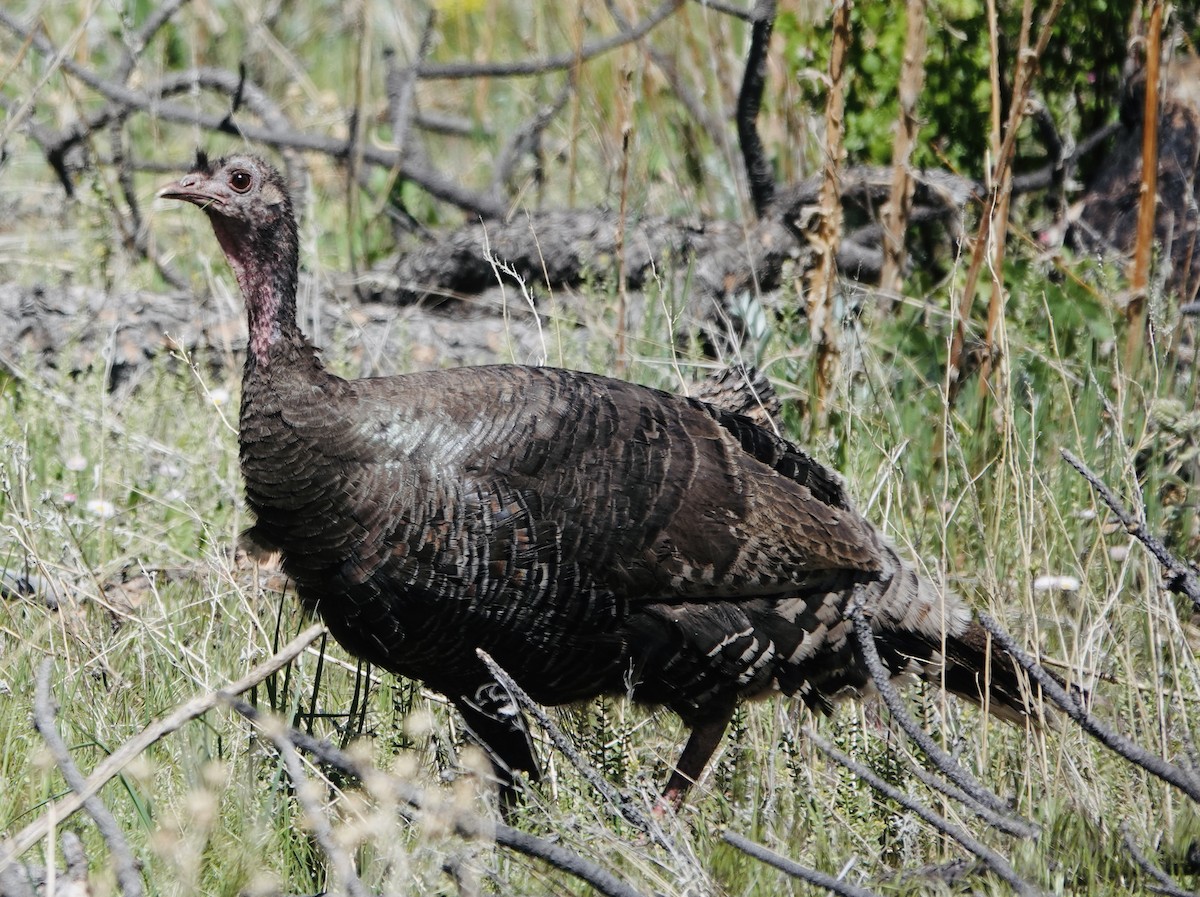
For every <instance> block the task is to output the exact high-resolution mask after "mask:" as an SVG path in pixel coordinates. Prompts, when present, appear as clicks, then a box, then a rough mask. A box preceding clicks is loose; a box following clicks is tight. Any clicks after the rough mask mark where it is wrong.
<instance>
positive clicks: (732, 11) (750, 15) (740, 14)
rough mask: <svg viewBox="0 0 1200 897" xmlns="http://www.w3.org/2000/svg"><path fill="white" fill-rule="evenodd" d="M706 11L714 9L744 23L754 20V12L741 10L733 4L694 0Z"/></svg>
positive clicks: (719, 0)
mask: <svg viewBox="0 0 1200 897" xmlns="http://www.w3.org/2000/svg"><path fill="white" fill-rule="evenodd" d="M694 2H695V3H698V4H699V5H700V6H703V7H704V8H705V9H713V10H716V11H717V12H719V13H724V14H725V15H727V16H733V17H734V18H735V19H741V20H742V21H743V22H750V21H753V19H754V11H753V10H750V9H740V8H738V7H736V6H734V5H733V4H732V3H724V2H722V0H694Z"/></svg>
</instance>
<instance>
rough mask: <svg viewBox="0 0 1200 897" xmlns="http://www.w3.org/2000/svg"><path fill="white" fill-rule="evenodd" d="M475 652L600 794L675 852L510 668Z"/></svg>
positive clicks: (652, 823) (639, 826) (484, 652)
mask: <svg viewBox="0 0 1200 897" xmlns="http://www.w3.org/2000/svg"><path fill="white" fill-rule="evenodd" d="M475 653H476V654H478V655H479V659H480V660H482V661H483V663H484V665H485V666H486V667H487V668H488V671H489V672H490V673H491V674H492V676H494V677H495V679H496V681H497V682H499V683H500V686H501V687H502V688H503V689H504V690H505V691H506V692H508V695H509V697H511V698H512V699H513V700H514V701H516V702H517V703H518V704H520V705H521V707H522V709H523V710H524V711H525V712H526V713H528V714H529V715H530V716H532V717H533V719H534V721H535V722H536V723H537V724H538V726H539V727H541V729H542V731H544V732H545V733H546V734H547V735H548V736H550V740H551V741H552V742H553V743H554V747H555V748H557V749H558V750H559V751H560V752H562V754H563V755H564V756H565V757H566V758H567V759H568V760H570V761H571V765H572V766H574V767H575V768H576V769H577V770H578V771H579V774H580V775H582V776H583V777H584V779H585V780H586V781H587V783H588V784H589V785H591V786H592V788H593V789H595V791H596V793H597V794H599V795H600V796H601V797H603V798H604V800H605V801H606V802H607V803H608V804H609V806H611V807H613V808H614V809H615V810H616V811H617V812H618V813H619V814H620V815H621V816H622V818H624V819H625V820H626V821H627V822H629V823H630V824H631V825H633V826H634V827H635V828H637V829H638V830H640V831H642V832H645V833H646V834H647V835H649V836H650V837H652V838H654V839H655V840H656V841H659V842H660V843H662V844H663V846H664V847H666V848H667V849H668V850H671V851H673V852H674V850H675V848H674V845H672V844H670V843H669V842H668V841H666V837H665V835H664V834H663V832H662V829H661V826H659V825H657V824H656V823H654V822H652V821H651V819H650V817H649V816H648V815H647V814H646V813H644V812H643V811H642V808H641V807H640V806H638V804H637V803H635V802H634V800H633V799H632V798H631V797H629V796H628V795H626V794H624V793H622V792H621V790H620V789H619V788H617V786H615V785H613V784H612V783H611V782H609V781H608V780H607V779H605V778H604V776H602V775H601V774H600V771H599V770H597V769H596V767H595V766H593V765H592V764H591V763H589V762H588V761H587V758H586V757H584V756H583V755H582V754H580V753H579V751H578V750H577V749H576V748H575V745H574V744H572V743H571V739H569V738H567V736H566V734H564V732H563V731H562V729H560V728H559V727H558V726H556V725H555V724H554V721H553V720H552V719H550V717H549V715H548V714H547V713H546V711H545V710H543V709H542V708H541V706H540V705H539V704H538V703H537V702H535V701H534V700H533V699H532V698H531V697H529V695H528V694H526V692H525V690H524V689H523V688H521V686H519V685H518V684H517V683H516V681H515V680H514V679H513V678H512V676H510V675H508V673H507V671H505V669H504V668H503V667H502V666H500V664H498V663H496V661H495V660H493V659H492V657H491V655H490V654H488V653H487V652H486V651H484V650H483V649H482V648H479V649H477V650H476V652H475Z"/></svg>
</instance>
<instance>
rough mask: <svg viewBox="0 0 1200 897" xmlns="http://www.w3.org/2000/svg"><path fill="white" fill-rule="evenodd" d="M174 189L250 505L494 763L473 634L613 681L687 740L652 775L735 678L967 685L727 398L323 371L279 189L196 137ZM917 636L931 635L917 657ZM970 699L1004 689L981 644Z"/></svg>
mask: <svg viewBox="0 0 1200 897" xmlns="http://www.w3.org/2000/svg"><path fill="white" fill-rule="evenodd" d="M160 195H162V196H164V197H167V198H171V199H180V200H184V201H187V202H191V203H194V204H195V205H198V206H200V207H201V208H202V209H203V210H204V211H205V212H206V213H207V215H208V217H209V220H210V222H211V223H212V226H213V229H214V231H215V232H216V236H217V240H218V241H219V242H220V244H221V248H222V249H223V250H224V252H225V255H226V258H227V259H228V261H229V264H230V266H231V267H232V268H233V271H234V273H235V274H236V276H237V279H238V282H239V284H240V285H241V289H242V293H243V295H244V297H245V302H246V310H247V316H248V319H249V351H248V355H247V358H246V366H245V372H244V379H243V387H242V390H243V391H242V404H241V425H240V447H241V451H240V458H241V469H242V474H243V476H244V477H245V481H246V499H247V502H248V504H249V506H250V508H251V510H252V511H253V512H254V515H255V517H256V521H257V522H256V523H255V524H254V526H253V527H252V530H251V532H250V536H251V537H252V539H253V540H254V541H256V542H257V543H259V544H260V545H263V546H268V547H271V548H274V549H278V550H279V551H280V552H282V557H283V567H284V570H285V571H286V572H287V574H288V575H289V576H290V577H291V578H292V579H294V581H295V583H296V587H297V591H298V593H299V596H300V598H301V599H302V600H303V602H304V603H305V604H306V605H307V606H309V607H310V608H315V609H316V611H317V612H318V613H319V614H320V615H321V617H322V618H323V619H324V621H325V623H326V624H327V625H328V626H329V629H330V631H331V632H332V633H333V635H334V636H335V637H336V638H337V640H338V641H339V642H341V644H342V645H343V646H344V647H345V648H346V649H347V650H348V651H350V652H351V653H352V654H355V655H357V656H359V657H362V658H365V659H367V660H369V661H370V662H371V663H374V664H377V665H378V666H381V667H383V668H385V669H388V670H391V671H392V672H394V673H397V674H400V675H403V676H409V677H412V678H415V679H420V680H423V681H424V682H426V683H427V684H428V685H429V686H430V687H431V688H433V689H436V690H437V691H440V692H443V693H444V694H446V695H447V696H448V697H449V698H450V699H451V700H452V701H453V702H454V704H455V705H456V706H457V707H458V709H459V710H460V711H461V713H462V715H463V718H464V720H465V722H466V724H467V726H468V728H469V729H470V730H471V732H472V733H473V734H474V735H475V737H476V738H477V739H478V740H479V741H480V742H482V744H483V745H484V746H485V748H486V749H487V750H488V751H489V754H490V756H491V757H492V758H493V760H494V762H495V765H496V767H497V773H498V775H499V776H500V777H501V780H502V781H504V782H507V781H511V780H510V779H509V778H508V776H509V773H510V771H511V770H523V771H525V772H527V773H528V774H529V775H530V776H533V777H536V775H537V763H536V761H535V758H534V754H533V751H532V748H531V744H530V740H529V736H528V732H527V729H526V726H525V722H524V720H523V718H522V716H521V714H520V713H518V712H517V711H516V709H515V708H514V707H513V706H512V703H511V701H510V700H509V699H508V698H507V696H506V695H505V694H504V692H503V691H502V690H501V689H500V688H499V686H498V685H497V684H496V683H495V682H494V681H493V680H492V679H491V678H490V676H489V674H488V672H487V670H486V668H485V667H484V666H483V664H482V663H481V661H480V660H479V658H478V656H477V654H476V649H478V648H482V649H484V650H486V651H487V652H488V653H489V654H490V655H491V656H492V657H493V658H495V660H496V661H497V662H498V663H499V664H500V665H501V666H502V667H504V668H505V669H506V670H508V671H509V672H510V673H511V674H512V676H513V677H514V678H515V679H516V680H517V682H518V683H520V684H521V685H522V687H523V688H525V689H526V690H527V691H528V692H529V693H530V694H531V695H532V696H533V697H534V699H535V700H537V701H539V702H543V703H546V704H563V703H567V702H574V701H580V700H584V699H587V698H591V697H594V696H596V695H601V694H613V695H621V694H628V695H630V696H631V697H632V698H633V699H634V700H636V701H640V702H642V703H645V704H650V705H665V706H667V707H669V708H670V709H671V710H673V711H674V712H675V713H677V714H679V716H680V717H682V719H683V720H684V722H685V723H686V724H687V725H688V726H690V727H691V736H690V738H689V740H688V743H687V746H686V747H685V749H684V751H683V754H682V756H681V758H680V760H679V762H678V764H677V765H676V768H675V771H674V773H673V774H672V775H671V777H670V780H669V782H668V783H667V787H666V792H665V795H664V797H665V798H666V799H667V800H669V801H671V802H674V803H676V804H678V803H679V802H681V801H682V798H683V795H684V793H685V792H686V790H687V788H688V787H689V785H690V784H691V783H692V782H694V781H695V780H696V779H697V778H698V777H699V776H700V774H701V773H702V772H703V770H704V767H705V766H706V764H707V762H708V760H709V758H710V757H711V755H712V753H713V751H714V750H715V748H716V746H717V745H718V743H719V742H720V740H721V737H722V735H723V733H724V731H725V728H726V725H727V724H728V722H729V719H730V716H731V715H732V713H733V710H734V707H735V705H736V704H737V702H738V701H739V700H740V699H743V698H750V697H754V696H758V695H763V694H766V693H769V692H771V691H775V690H777V691H780V692H783V693H784V694H788V695H799V696H800V697H801V698H802V699H803V700H804V701H805V702H806V703H807V704H808V705H809V706H811V707H814V708H817V709H820V710H829V709H830V707H831V704H832V701H833V699H834V698H836V697H837V696H839V695H842V694H843V693H848V692H854V691H856V690H858V689H860V688H862V687H864V686H865V685H867V684H868V683H869V681H870V678H869V675H868V672H867V670H866V668H865V665H864V662H863V660H862V658H861V656H860V653H859V651H858V649H857V648H856V645H855V642H854V639H853V637H852V633H851V623H850V621H849V620H848V619H847V618H846V617H845V616H844V613H845V608H846V605H847V602H848V601H849V600H850V598H851V597H852V596H855V595H857V596H858V597H859V598H860V599H861V600H862V601H864V602H865V606H866V608H867V609H868V611H869V613H870V616H871V621H872V627H873V629H874V632H875V635H876V643H877V646H878V649H879V652H880V654H881V656H882V657H883V659H884V661H885V662H886V663H887V664H888V666H889V669H890V670H892V671H893V672H894V673H896V674H899V673H901V672H906V671H912V672H916V673H918V674H920V675H922V676H924V677H925V678H926V679H928V680H930V681H932V682H935V683H940V682H944V683H945V684H946V685H947V687H949V688H950V689H952V690H953V691H955V692H958V693H960V694H963V695H965V696H966V697H968V698H971V699H973V700H977V701H978V700H980V698H981V694H980V688H981V685H980V683H981V682H982V681H983V678H984V670H985V657H984V646H985V645H986V643H987V640H986V638H985V637H984V634H983V631H982V630H981V629H980V627H979V626H978V624H977V623H974V622H972V620H971V615H970V613H969V611H968V610H967V608H966V606H965V605H964V604H963V603H962V601H961V600H960V599H959V598H958V597H956V596H955V595H952V594H949V593H945V594H943V593H941V592H939V590H938V589H937V588H936V587H934V586H933V585H932V584H930V583H929V582H927V581H926V580H924V579H922V578H920V577H919V576H918V575H917V574H916V573H915V572H914V571H913V570H912V568H911V567H909V566H908V565H907V564H905V563H904V562H903V561H902V560H901V559H900V557H899V556H898V555H897V554H896V552H895V550H893V548H892V547H891V546H889V545H888V543H887V542H886V541H885V540H884V539H883V538H882V537H881V535H880V534H879V532H878V531H877V530H876V529H875V527H874V526H872V525H871V524H870V523H869V522H868V521H867V520H866V519H864V518H863V517H862V516H860V515H859V514H858V513H857V512H856V511H855V510H854V508H853V507H852V506H851V504H850V501H849V499H848V498H847V496H846V493H845V491H844V489H843V488H842V484H841V482H840V480H839V478H838V477H837V475H836V474H834V473H832V472H831V471H829V470H827V469H826V468H825V467H823V466H821V465H820V464H818V463H817V462H816V461H814V460H813V459H812V458H810V457H808V456H807V455H805V454H804V453H803V452H802V451H800V450H799V449H798V448H796V447H795V446H793V445H791V444H790V443H788V442H786V441H785V440H783V439H781V438H779V437H777V436H776V435H774V434H773V433H771V432H769V431H767V430H765V429H763V428H761V427H759V426H757V425H755V424H754V423H753V422H751V421H750V419H749V418H747V417H744V416H742V415H740V414H736V413H733V412H730V411H724V410H721V409H720V408H717V407H714V406H712V405H708V404H705V403H703V402H700V401H697V400H694V399H688V398H683V397H680V396H676V395H672V394H669V393H666V392H661V391H659V390H656V389H650V388H647V387H644V386H637V385H634V384H631V383H626V382H622V381H619V380H614V379H610V378H608V377H602V376H597V375H595V374H585V373H579V372H575V371H567V370H558V369H554V368H539V367H523V366H517V365H497V366H491V367H473V368H458V369H453V370H443V371H431V372H425V373H415V374H409V375H405V376H399V377H385V378H375V379H364V380H344V379H342V378H340V377H337V376H335V375H333V374H331V373H329V372H328V371H327V370H326V369H325V368H324V366H323V365H322V363H321V361H320V359H319V357H318V354H317V350H316V349H315V348H314V347H313V345H312V344H311V343H310V342H309V341H308V339H306V338H305V336H304V334H303V333H301V332H300V329H299V326H298V325H297V323H296V283H297V256H298V246H297V231H296V222H295V218H294V215H293V212H292V203H291V200H290V197H289V191H288V186H287V184H286V183H285V182H284V180H283V178H282V177H281V176H280V174H279V173H278V172H277V171H276V170H275V169H274V168H272V167H271V166H270V165H269V164H267V163H266V162H265V161H263V160H262V159H259V158H257V157H255V156H250V155H241V154H239V155H232V156H228V157H226V158H223V159H219V160H217V161H215V162H209V161H208V159H207V158H206V157H204V156H203V155H200V156H198V158H197V162H196V165H195V168H194V169H193V171H192V172H191V173H189V174H187V175H185V176H184V177H182V178H180V179H179V180H178V181H176V182H175V183H173V184H171V185H169V186H167V187H165V188H163V190H162V191H161V194H160ZM943 645H945V647H946V651H945V654H946V656H947V658H949V660H948V662H947V663H945V664H944V665H943V663H942V662H941V660H940V658H941V656H942V648H943ZM988 687H989V688H990V695H989V706H990V707H991V708H992V709H993V710H995V711H996V712H997V713H998V714H1002V715H1006V716H1010V717H1012V716H1017V717H1019V716H1022V715H1024V714H1025V713H1026V712H1027V708H1026V706H1025V704H1024V703H1023V700H1022V697H1021V688H1020V683H1019V681H1018V679H1017V676H1016V673H1015V671H1014V668H1013V665H1012V663H1011V661H1008V660H1007V659H1005V658H1000V657H993V658H992V661H991V664H990V680H989V685H988Z"/></svg>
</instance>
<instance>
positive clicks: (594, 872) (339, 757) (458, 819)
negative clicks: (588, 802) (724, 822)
mask: <svg viewBox="0 0 1200 897" xmlns="http://www.w3.org/2000/svg"><path fill="white" fill-rule="evenodd" d="M229 705H230V706H231V707H232V708H233V709H234V710H235V711H236V712H237V713H239V714H241V715H242V716H244V717H245V718H246V719H248V720H250V721H251V722H254V723H255V724H257V725H264V724H265V720H264V714H263V713H261V712H260V711H258V710H257V709H255V708H254V707H251V706H250V705H249V704H247V703H246V702H245V701H241V700H231V701H229ZM287 733H288V738H289V739H290V740H291V742H292V744H294V745H295V746H296V747H297V748H299V749H300V750H302V751H304V752H305V753H307V754H311V755H312V756H313V757H314V758H316V760H317V761H318V762H320V763H322V764H324V765H326V766H329V767H331V768H333V769H336V770H338V771H339V772H342V773H345V774H346V775H350V776H353V777H354V778H356V779H358V780H359V781H360V782H362V783H363V784H365V785H367V786H368V787H371V788H384V789H386V790H387V791H388V792H389V793H390V794H391V795H392V796H393V797H394V798H395V799H396V800H397V801H398V802H399V803H403V804H406V805H407V806H409V807H412V808H413V809H415V810H427V809H430V808H431V807H430V805H431V801H429V800H428V799H427V798H426V797H425V796H424V794H423V793H422V792H421V790H420V789H418V788H416V787H415V786H413V785H411V784H409V783H408V782H405V781H402V780H401V779H399V778H397V777H395V776H392V775H389V774H387V773H385V772H383V771H382V770H379V769H377V768H376V767H374V766H372V765H370V764H368V763H365V762H363V761H361V760H358V759H356V758H354V757H351V756H350V755H349V754H347V753H346V752H345V751H342V750H340V749H338V748H337V747H335V746H334V745H332V744H330V743H329V742H328V741H324V740H322V739H319V738H314V737H313V736H311V735H307V734H305V733H304V732H301V731H299V730H297V729H294V728H288V729H287ZM401 812H402V813H404V811H403V810H402V811H401ZM446 812H449V813H451V814H452V816H451V817H450V822H451V824H452V826H453V829H454V831H455V832H456V833H457V834H458V835H459V836H460V837H463V838H483V839H488V840H494V841H495V842H496V843H497V844H499V845H500V846H501V847H507V848H508V849H510V850H515V851H517V852H518V853H522V854H524V855H525V856H529V857H534V858H535V859H539V860H542V861H543V862H546V863H549V864H550V865H552V866H554V867H555V868H557V869H561V870H562V871H563V872H566V873H568V874H569V875H573V876H574V877H576V878H578V879H579V880H580V881H583V882H586V883H587V884H589V885H591V886H592V887H593V888H595V889H596V890H597V891H599V892H600V893H601V894H605V895H607V897H641V895H640V894H639V893H638V892H637V891H635V890H634V889H633V888H631V887H630V886H629V885H627V884H625V882H623V881H620V880H619V879H617V878H616V877H615V876H613V875H612V874H611V873H609V872H607V871H605V870H604V869H601V868H600V867H599V866H597V865H596V864H595V863H592V862H590V861H589V860H586V859H584V858H583V857H581V856H579V855H578V854H576V853H574V852H573V851H571V850H568V849H567V848H565V847H562V846H561V845H558V844H552V843H550V842H549V841H546V840H544V839H542V838H539V837H537V836H536V835H531V834H529V833H528V832H523V831H520V830H519V829H515V828H513V827H512V826H509V825H505V824H503V823H498V822H492V821H491V820H489V819H483V818H481V817H479V816H475V815H473V814H470V813H465V812H462V811H458V810H452V809H449V808H446ZM405 815H407V814H405Z"/></svg>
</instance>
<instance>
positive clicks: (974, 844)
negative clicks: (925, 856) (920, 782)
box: [804, 729, 1039, 894]
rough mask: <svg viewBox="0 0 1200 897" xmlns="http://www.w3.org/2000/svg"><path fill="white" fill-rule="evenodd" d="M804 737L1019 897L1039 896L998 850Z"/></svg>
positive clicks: (810, 735) (812, 737)
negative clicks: (975, 859) (969, 855)
mask: <svg viewBox="0 0 1200 897" xmlns="http://www.w3.org/2000/svg"><path fill="white" fill-rule="evenodd" d="M804 735H805V737H806V738H808V739H809V740H811V741H812V743H813V744H814V745H816V747H817V750H819V751H820V752H821V753H823V754H825V755H826V756H827V757H829V758H830V759H832V760H833V761H834V762H835V763H839V764H841V765H842V766H844V767H846V769H848V770H849V771H850V772H851V773H853V774H854V775H855V776H857V777H858V778H860V779H862V780H863V781H864V782H866V783H867V784H868V785H870V786H871V787H872V788H874V789H875V790H876V791H878V792H879V793H880V794H882V795H884V796H885V797H887V798H888V799H889V800H892V801H895V802H896V803H898V804H899V805H900V806H902V807H904V808H905V809H906V810H908V811H909V812H912V813H915V814H916V815H918V816H920V817H921V818H922V819H924V820H925V821H926V822H927V823H929V824H930V825H932V826H933V827H934V828H936V829H937V830H938V831H939V832H941V833H942V834H943V835H946V836H947V837H949V838H953V839H954V840H955V841H957V842H958V843H959V844H960V845H961V846H962V847H963V848H964V849H965V850H968V851H970V852H971V853H973V854H975V856H977V857H979V859H981V860H983V862H984V863H986V864H987V865H988V867H989V868H990V869H991V870H992V871H993V872H995V873H996V874H997V875H998V876H1000V878H1002V879H1004V881H1006V882H1008V883H1009V884H1010V885H1012V887H1013V890H1015V891H1016V892H1017V893H1018V894H1037V893H1039V891H1038V890H1037V889H1036V888H1035V887H1033V885H1031V884H1030V883H1029V882H1027V881H1025V879H1023V878H1021V876H1020V875H1018V874H1017V871H1016V870H1015V869H1013V867H1012V865H1011V864H1010V863H1009V862H1008V860H1006V859H1005V858H1004V857H1002V856H1001V855H1000V854H998V853H996V851H994V850H992V849H991V848H990V847H987V846H986V845H984V844H982V843H981V842H980V841H979V840H977V839H976V838H974V837H972V835H971V834H970V833H969V832H967V831H964V830H963V829H961V828H959V827H958V826H957V825H954V824H953V823H952V822H950V821H949V820H948V819H946V818H945V817H943V816H941V815H939V814H937V813H935V812H934V811H933V810H931V809H929V808H928V807H927V806H925V805H924V804H923V803H921V802H920V801H918V800H917V799H916V798H915V797H912V796H911V795H908V794H905V793H904V792H903V791H901V790H900V789H899V788H896V787H893V786H892V785H889V784H888V783H887V782H885V781H884V780H883V779H881V778H880V777H879V776H877V775H875V773H874V772H873V771H871V770H870V769H869V768H867V767H866V766H864V765H863V764H861V763H859V762H858V761H856V760H854V759H853V758H852V757H849V756H847V755H846V754H844V753H842V752H841V751H839V750H838V749H837V748H836V747H834V746H833V745H832V744H830V743H829V742H828V741H826V740H825V739H824V738H822V737H821V736H820V735H818V734H817V733H816V732H814V731H812V729H805V731H804Z"/></svg>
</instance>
